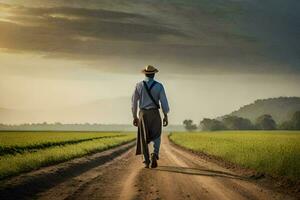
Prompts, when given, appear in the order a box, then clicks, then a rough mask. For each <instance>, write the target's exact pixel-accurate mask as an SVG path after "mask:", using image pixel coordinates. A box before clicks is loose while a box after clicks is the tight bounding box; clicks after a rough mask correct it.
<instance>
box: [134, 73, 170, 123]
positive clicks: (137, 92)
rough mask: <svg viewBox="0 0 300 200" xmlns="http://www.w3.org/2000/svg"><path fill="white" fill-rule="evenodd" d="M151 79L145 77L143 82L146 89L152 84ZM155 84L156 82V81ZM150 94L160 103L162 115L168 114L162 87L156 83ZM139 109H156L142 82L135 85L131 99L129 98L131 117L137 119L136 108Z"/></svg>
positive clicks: (166, 101)
mask: <svg viewBox="0 0 300 200" xmlns="http://www.w3.org/2000/svg"><path fill="white" fill-rule="evenodd" d="M153 81H154V80H153V78H148V77H146V79H145V82H146V84H147V86H148V87H150V86H151V84H152V83H153ZM156 82H157V81H156ZM151 94H152V96H153V98H154V100H155V101H156V102H160V105H161V108H162V111H163V113H165V114H167V113H168V112H169V110H170V109H169V104H168V100H167V97H166V93H165V89H164V86H163V85H162V84H161V83H159V82H157V83H156V84H155V85H154V87H153V88H152V89H151ZM138 104H139V108H140V109H151V108H156V105H155V104H154V103H153V101H152V100H151V99H150V97H149V95H148V94H147V91H146V89H145V87H144V83H143V81H141V82H139V83H137V84H136V87H135V89H134V92H133V95H132V98H131V109H132V115H133V117H137V108H138Z"/></svg>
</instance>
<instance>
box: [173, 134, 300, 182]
mask: <svg viewBox="0 0 300 200" xmlns="http://www.w3.org/2000/svg"><path fill="white" fill-rule="evenodd" d="M170 139H171V140H172V141H173V142H175V143H176V144H178V145H180V146H183V147H186V148H188V149H191V150H195V151H199V152H204V153H207V154H211V155H215V156H219V157H221V158H223V159H224V160H227V161H230V162H233V163H236V164H239V165H241V166H243V167H247V168H252V169H255V170H257V171H259V172H264V173H268V174H271V175H279V176H286V177H288V178H290V179H292V180H299V179H300V132H299V131H298V132H296V131H220V132H199V133H172V134H171V135H170Z"/></svg>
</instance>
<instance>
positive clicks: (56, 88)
mask: <svg viewBox="0 0 300 200" xmlns="http://www.w3.org/2000/svg"><path fill="white" fill-rule="evenodd" d="M299 44H300V2H299V1H298V0H285V1H280V0H264V1H260V0H215V1H211V0H184V1H183V0H182V1H180V0H128V1H121V0H86V1H81V0H42V1H41V0H26V1H24V0H0V70H1V74H0V95H1V96H0V108H1V109H2V110H11V111H14V112H15V114H14V115H12V116H10V117H6V116H4V115H5V113H6V112H2V114H1V110H0V117H1V118H0V119H1V120H2V122H5V123H23V122H33V121H35V122H37V121H39V120H40V121H49V122H53V121H55V118H53V115H55V114H53V112H56V116H59V115H60V113H61V111H62V109H65V112H68V109H70V108H71V107H72V108H79V107H81V108H82V109H85V108H87V107H88V108H89V109H91V106H94V107H93V109H99V113H98V115H101V110H103V106H105V105H106V104H105V103H103V102H107V101H111V102H114V103H115V104H118V102H119V104H120V105H122V107H126V106H128V107H126V109H124V110H123V109H121V110H120V105H118V106H117V105H116V106H115V107H114V105H112V106H111V107H112V108H111V109H110V111H109V112H108V111H107V112H106V113H103V115H104V114H105V115H106V116H105V117H100V116H99V118H98V117H97V115H91V116H93V117H89V118H86V117H81V116H80V115H76V117H75V118H74V116H72V118H68V115H67V114H66V115H64V117H61V118H57V119H58V120H60V121H64V122H86V121H88V122H99V123H130V121H131V118H130V117H131V114H130V104H129V98H130V95H131V93H132V91H133V88H134V85H135V83H136V82H137V81H139V80H140V79H142V78H143V77H142V75H141V74H140V70H141V68H143V67H144V66H145V65H147V64H152V65H155V66H157V68H159V70H160V73H159V75H158V77H157V79H158V80H159V81H161V82H162V83H164V84H165V88H166V92H167V95H168V97H169V99H170V106H171V113H170V115H171V116H170V119H171V122H172V123H173V124H178V123H181V121H182V120H183V119H185V118H192V119H194V120H196V121H199V120H201V118H203V117H216V116H219V115H223V114H226V113H229V112H231V111H233V110H236V109H238V108H239V107H240V106H242V105H244V104H247V103H250V102H252V101H253V100H255V99H257V98H268V97H277V96H300V90H299V85H300V56H299V55H300V45H299ZM120 99H121V100H120ZM123 99H125V101H123ZM126 99H127V100H128V101H127V100H126ZM118 100H120V101H118ZM95 102H97V104H95ZM127 102H128V105H127ZM114 108H115V109H114ZM21 111H22V112H24V111H26V112H28V113H34V112H37V113H41V112H44V115H41V116H40V118H38V117H37V116H35V118H34V119H33V118H32V117H31V116H30V115H28V116H27V117H24V116H23V117H22V118H20V117H18V114H17V113H18V112H21ZM50 111H51V116H52V117H51V118H50V117H49V116H47V114H45V113H49V112H50ZM1 115H2V116H1ZM72 115H74V114H72ZM120 116H122V117H120ZM100 119H101V120H100ZM99 120H100V121H99ZM0 123H1V122H0Z"/></svg>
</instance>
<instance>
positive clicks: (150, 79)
mask: <svg viewBox="0 0 300 200" xmlns="http://www.w3.org/2000/svg"><path fill="white" fill-rule="evenodd" d="M153 80H154V78H150V77H145V81H147V82H150V81H153Z"/></svg>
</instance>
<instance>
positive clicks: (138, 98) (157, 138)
mask: <svg viewBox="0 0 300 200" xmlns="http://www.w3.org/2000/svg"><path fill="white" fill-rule="evenodd" d="M157 72H158V70H157V69H156V68H155V67H153V66H151V65H148V66H146V68H145V69H144V70H142V73H143V74H145V80H144V81H141V82H139V83H137V84H136V87H135V90H134V92H133V95H132V114H133V125H134V126H137V127H138V135H137V148H136V155H140V154H142V153H143V155H144V159H145V160H144V163H145V167H146V168H149V165H150V162H151V168H156V167H157V160H158V159H159V149H160V142H161V129H162V127H161V125H162V122H161V117H160V113H159V109H160V105H159V102H160V104H161V107H162V111H163V114H164V118H163V125H164V126H167V125H168V115H167V114H168V112H169V104H168V100H167V97H166V94H165V90H164V87H163V85H162V84H161V83H159V82H157V81H155V80H154V76H155V73H157ZM138 103H139V109H140V111H139V117H138V116H137V107H138ZM151 141H152V142H153V149H154V151H153V153H152V154H151V161H150V158H149V157H150V156H149V149H148V144H149V143H150V142H151Z"/></svg>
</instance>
